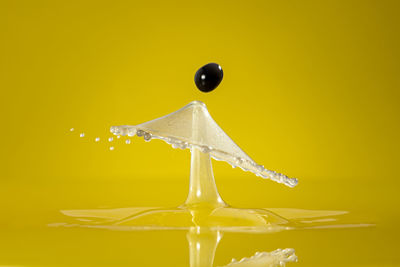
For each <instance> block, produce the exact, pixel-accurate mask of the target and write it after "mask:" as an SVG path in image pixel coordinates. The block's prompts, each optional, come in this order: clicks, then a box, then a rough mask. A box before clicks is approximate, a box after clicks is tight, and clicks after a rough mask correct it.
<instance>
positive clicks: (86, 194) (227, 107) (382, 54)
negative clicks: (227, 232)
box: [0, 0, 400, 240]
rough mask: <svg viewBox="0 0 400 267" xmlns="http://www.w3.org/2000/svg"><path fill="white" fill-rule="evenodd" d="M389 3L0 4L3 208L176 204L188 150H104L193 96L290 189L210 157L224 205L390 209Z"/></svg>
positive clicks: (395, 43)
mask: <svg viewBox="0 0 400 267" xmlns="http://www.w3.org/2000/svg"><path fill="white" fill-rule="evenodd" d="M399 3H400V2H399V1H388V0H384V1H361V0H360V1H355V0H352V1H294V0H288V1H275V0H274V1H208V0H207V1H43V0H39V1H11V0H10V1H9V0H3V1H1V3H0V90H1V91H0V92H1V98H0V99H1V100H0V101H1V102H0V114H1V132H0V136H1V138H0V140H1V147H2V148H1V150H2V153H1V156H0V162H1V164H0V167H1V177H0V185H1V188H2V189H0V191H1V193H2V197H1V198H2V202H3V210H8V212H9V213H13V212H14V210H15V209H16V207H31V206H35V207H36V206H38V205H46V203H49V202H53V201H55V202H56V203H62V205H61V206H62V207H61V206H60V208H73V207H78V206H79V205H78V204H77V203H78V202H79V203H87V206H88V207H94V206H96V205H97V206H100V205H103V204H104V205H112V204H121V205H142V206H146V205H156V203H160V204H163V203H165V204H168V205H175V204H179V202H180V201H183V200H184V198H185V195H186V192H187V191H186V190H187V185H188V174H189V158H190V153H189V151H188V150H185V151H181V150H173V149H171V148H170V147H169V146H168V145H166V144H164V143H163V142H161V141H158V140H155V141H152V142H150V143H146V142H144V141H143V140H142V139H139V138H134V139H133V142H132V144H130V145H126V144H124V143H123V142H122V141H121V140H117V141H118V142H115V144H114V146H115V150H114V151H110V150H109V149H108V147H109V146H110V143H108V142H105V140H106V138H108V137H109V136H111V134H109V127H110V126H112V125H120V124H138V123H141V122H144V121H147V120H150V119H154V118H156V117H159V116H161V115H165V114H167V113H170V112H172V111H175V110H177V109H178V108H180V107H182V106H184V105H185V104H187V103H188V102H190V101H192V100H201V101H203V102H205V103H206V104H207V106H208V109H209V111H210V113H211V115H212V116H213V118H214V119H215V120H216V121H217V123H218V124H219V125H220V126H221V127H222V128H223V129H224V130H225V131H226V132H227V134H228V135H230V136H231V137H232V139H233V140H234V141H235V142H236V143H237V144H238V145H239V146H240V147H241V148H242V149H243V150H244V151H245V152H246V153H247V154H249V155H250V156H251V157H252V158H253V159H254V160H255V161H257V162H258V163H260V164H263V165H264V166H265V167H266V168H269V169H272V170H276V171H278V172H282V173H284V174H287V175H288V176H290V177H297V178H298V179H299V186H298V187H297V188H295V189H289V188H285V187H284V186H281V185H275V184H273V183H272V182H268V181H263V180H261V179H260V178H258V177H255V176H254V175H252V174H251V173H245V172H242V171H240V170H238V169H232V168H231V167H230V166H229V165H228V164H226V163H223V162H214V170H215V176H216V180H217V183H218V186H219V188H220V191H221V194H222V197H224V196H225V197H226V200H227V201H228V202H230V203H233V204H236V205H237V206H240V205H242V206H253V207H254V206H258V205H259V206H260V207H266V206H268V205H269V204H271V206H275V207H297V208H310V207H314V208H331V209H339V208H341V209H345V210H346V208H347V205H348V203H349V202H348V201H352V200H353V201H355V202H353V204H354V203H357V204H359V206H360V207H363V209H361V210H365V211H366V212H368V211H369V208H371V206H373V207H374V208H375V209H376V210H375V211H374V214H381V213H382V214H383V213H384V212H383V211H378V210H381V209H382V207H383V210H384V211H386V210H391V207H395V205H396V203H398V200H396V198H395V195H396V192H397V188H398V187H399V186H400V182H399V181H400V180H399V174H398V166H399V159H400V158H399V149H400V146H399V122H400V120H399V114H400V105H399V97H400V93H399V86H400V76H399V70H400V66H399V64H400V53H399V51H400V50H399V47H400V37H399V36H400V34H399V26H400V16H399V10H400V9H399V7H400V4H399ZM208 62H217V63H219V64H220V65H221V66H222V68H223V70H224V80H223V82H222V83H221V85H220V86H219V88H217V89H216V90H215V91H214V92H212V93H209V94H204V93H201V92H200V91H198V90H197V89H196V88H195V85H194V82H193V76H194V73H195V71H196V70H197V69H198V68H199V67H200V66H202V65H204V64H206V63H208ZM72 127H73V128H75V131H74V132H70V131H69V129H70V128H72ZM81 132H84V133H85V137H84V138H79V133H81ZM97 136H99V137H101V140H102V141H101V142H100V143H95V142H94V138H95V137H97ZM149 181H153V182H150V185H149ZM75 184H78V185H77V186H75ZM100 184H106V186H103V187H101V185H100ZM315 184H317V185H318V186H316V185H315ZM348 184H352V187H351V189H348ZM358 184H360V187H358V186H357V185H358ZM383 184H384V185H387V187H379V186H381V185H382V186H383ZM127 185H132V187H129V186H127ZM160 185H162V186H160ZM153 186H154V187H153ZM310 188H312V189H310ZM152 189H154V190H153V191H152ZM314 189H315V191H314ZM353 190H354V191H353ZM339 196H340V197H339ZM325 197H326V199H324V198H325ZM49 199H52V201H49ZM322 200H323V201H324V202H320V201H322ZM32 201H33V202H32ZM30 203H35V204H30ZM38 203H40V204H38ZM71 203H75V204H71ZM296 203H302V204H301V205H300V206H299V205H298V204H296ZM319 203H321V204H319ZM322 203H324V204H322ZM303 204H304V205H303ZM306 204H307V205H308V204H310V205H311V206H310V205H309V206H307V205H306ZM353 204H351V205H353ZM26 205H27V206H26ZM30 205H31V206H30ZM54 205H55V204H54ZM324 205H325V206H324ZM351 205H350V206H351ZM79 207H80V208H82V207H83V206H82V205H80V206H79ZM377 207H379V209H378V208H377ZM32 213H33V212H32ZM382 214H381V215H382ZM43 216H45V215H43ZM49 216H50V215H49ZM39 217H40V216H39ZM387 217H388V218H390V221H392V222H397V221H398V219H397V218H398V217H397V216H394V215H387ZM3 221H5V220H3ZM43 221H46V220H44V219H43ZM374 222H375V221H374ZM14 223H16V222H14ZM4 224H6V223H4ZM376 239H378V237H376ZM374 240H375V239H374Z"/></svg>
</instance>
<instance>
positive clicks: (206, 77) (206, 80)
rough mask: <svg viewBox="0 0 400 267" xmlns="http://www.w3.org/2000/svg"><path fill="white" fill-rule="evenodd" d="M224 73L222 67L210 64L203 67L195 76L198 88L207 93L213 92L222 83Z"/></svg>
mask: <svg viewBox="0 0 400 267" xmlns="http://www.w3.org/2000/svg"><path fill="white" fill-rule="evenodd" d="M223 77H224V72H223V71H222V68H221V66H220V65H218V64H216V63H209V64H207V65H204V66H203V67H201V68H200V69H199V70H198V71H197V72H196V74H195V75H194V82H195V84H196V86H197V88H198V89H199V90H200V91H202V92H205V93H208V92H211V91H212V90H214V89H215V88H217V86H218V85H219V84H220V83H221V81H222V78H223Z"/></svg>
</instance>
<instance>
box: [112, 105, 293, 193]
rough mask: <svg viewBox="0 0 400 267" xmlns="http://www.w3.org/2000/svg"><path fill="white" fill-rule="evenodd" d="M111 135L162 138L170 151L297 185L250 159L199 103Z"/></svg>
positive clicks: (118, 127)
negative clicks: (207, 158)
mask: <svg viewBox="0 0 400 267" xmlns="http://www.w3.org/2000/svg"><path fill="white" fill-rule="evenodd" d="M111 132H112V133H113V134H115V135H127V136H134V135H137V136H139V137H141V136H142V137H143V138H144V140H145V141H150V140H151V139H161V140H163V141H165V142H167V143H168V144H170V145H172V147H173V148H181V149H186V148H189V149H193V148H196V149H199V150H200V151H201V152H203V153H209V154H210V156H211V157H212V158H213V159H215V160H219V161H225V162H227V163H229V164H230V165H232V166H233V167H239V168H241V169H242V170H244V171H250V172H252V173H254V174H255V175H257V176H260V177H262V178H265V179H270V180H272V181H275V182H277V183H281V184H284V185H286V186H289V187H294V186H296V185H297V182H298V181H297V179H296V178H289V177H287V176H286V175H284V174H281V173H277V172H275V171H271V170H268V169H265V168H264V166H262V165H259V164H257V163H256V162H255V161H254V160H252V159H251V158H250V157H249V156H248V155H247V154H246V153H245V152H244V151H243V150H242V149H240V147H239V146H238V145H236V144H235V142H233V141H232V139H231V138H230V137H229V136H228V135H227V134H226V133H225V132H224V131H223V130H222V129H221V128H220V127H219V126H218V124H217V123H216V122H215V121H214V120H213V118H212V117H211V115H210V113H209V112H208V110H207V107H206V105H205V104H204V103H202V102H200V101H193V102H190V103H189V104H188V105H186V106H184V107H183V108H181V109H179V110H177V111H175V112H173V113H170V114H168V115H166V116H163V117H160V118H157V119H154V120H151V121H148V122H145V123H142V124H138V125H134V126H132V125H122V126H112V127H111Z"/></svg>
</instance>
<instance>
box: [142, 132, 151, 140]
mask: <svg viewBox="0 0 400 267" xmlns="http://www.w3.org/2000/svg"><path fill="white" fill-rule="evenodd" d="M143 139H144V140H145V141H150V140H151V134H149V133H145V134H144V135H143Z"/></svg>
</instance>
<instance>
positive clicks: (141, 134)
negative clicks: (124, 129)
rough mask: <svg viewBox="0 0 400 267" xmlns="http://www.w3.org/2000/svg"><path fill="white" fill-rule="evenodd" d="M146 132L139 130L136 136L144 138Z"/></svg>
mask: <svg viewBox="0 0 400 267" xmlns="http://www.w3.org/2000/svg"><path fill="white" fill-rule="evenodd" d="M143 134H144V132H143V131H142V130H137V132H136V135H137V136H139V137H140V136H143Z"/></svg>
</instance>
